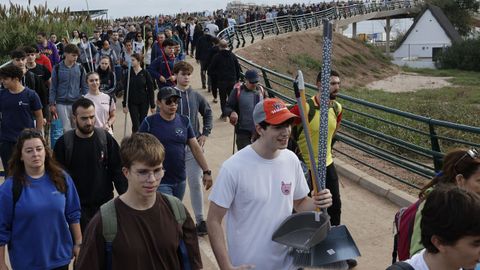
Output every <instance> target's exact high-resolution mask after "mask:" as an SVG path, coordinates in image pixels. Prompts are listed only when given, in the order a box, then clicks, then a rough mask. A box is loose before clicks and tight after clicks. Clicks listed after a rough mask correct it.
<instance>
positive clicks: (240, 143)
mask: <svg viewBox="0 0 480 270" xmlns="http://www.w3.org/2000/svg"><path fill="white" fill-rule="evenodd" d="M251 140H252V134H250V133H247V132H237V139H236V141H235V142H236V144H237V150H238V151H240V150H242V148H245V147H246V146H247V145H249V144H251V143H252V141H251Z"/></svg>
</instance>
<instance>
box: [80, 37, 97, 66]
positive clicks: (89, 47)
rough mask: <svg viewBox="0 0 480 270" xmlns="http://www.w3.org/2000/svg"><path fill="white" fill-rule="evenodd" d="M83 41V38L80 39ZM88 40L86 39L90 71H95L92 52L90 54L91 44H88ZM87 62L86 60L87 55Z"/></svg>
mask: <svg viewBox="0 0 480 270" xmlns="http://www.w3.org/2000/svg"><path fill="white" fill-rule="evenodd" d="M82 41H83V40H82ZM90 45H91V43H90V41H87V46H88V51H89V52H90V65H89V67H90V71H95V67H94V66H93V54H92V46H90ZM87 62H88V55H87Z"/></svg>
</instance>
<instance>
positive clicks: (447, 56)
mask: <svg viewBox="0 0 480 270" xmlns="http://www.w3.org/2000/svg"><path fill="white" fill-rule="evenodd" d="M479 48H480V38H476V39H468V40H464V41H461V42H458V43H454V44H452V46H451V47H449V48H447V49H446V50H445V51H444V52H443V53H442V54H441V55H440V56H439V57H438V60H437V65H438V67H439V68H442V69H462V70H472V71H480V50H479Z"/></svg>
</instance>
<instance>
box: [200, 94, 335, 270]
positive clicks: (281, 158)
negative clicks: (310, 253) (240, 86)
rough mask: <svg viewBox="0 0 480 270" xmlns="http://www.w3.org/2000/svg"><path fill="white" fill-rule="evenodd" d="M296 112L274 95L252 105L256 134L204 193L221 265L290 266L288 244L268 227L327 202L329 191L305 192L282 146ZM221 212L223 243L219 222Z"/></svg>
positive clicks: (296, 165) (277, 269)
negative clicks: (224, 224)
mask: <svg viewBox="0 0 480 270" xmlns="http://www.w3.org/2000/svg"><path fill="white" fill-rule="evenodd" d="M294 118H296V116H295V115H294V114H292V113H290V112H289V111H288V109H287V108H286V106H285V104H284V103H283V102H282V101H281V100H279V99H274V98H269V99H265V100H263V101H261V102H259V103H258V104H257V105H256V106H255V109H254V111H253V119H254V123H255V129H256V131H257V133H258V134H259V138H258V140H257V141H255V142H254V143H253V144H252V145H250V146H247V147H245V148H243V149H242V150H240V151H239V152H237V153H236V154H235V155H233V156H232V157H230V158H229V159H228V160H226V161H225V162H224V163H223V165H222V167H221V169H220V172H219V175H218V177H217V182H216V184H215V185H214V186H213V190H212V193H211V194H210V197H209V199H210V201H211V203H210V209H209V212H208V218H207V226H208V228H209V238H210V243H211V245H212V249H213V251H214V253H215V257H216V258H217V262H218V264H219V266H220V268H221V269H252V268H253V267H255V268H256V269H262V270H269V269H271V270H281V269H292V268H293V265H292V259H291V257H289V256H288V255H287V251H288V248H287V247H286V246H284V245H281V244H278V243H275V242H273V241H272V235H273V232H274V231H275V230H276V228H277V227H278V226H279V225H280V223H281V222H282V221H283V220H285V218H287V217H288V216H289V215H291V214H292V210H293V209H295V210H296V211H298V212H303V211H313V210H314V209H315V208H316V207H320V208H327V207H329V206H330V205H331V204H332V199H331V197H332V196H331V194H330V191H328V190H323V191H321V192H319V193H318V194H313V195H314V196H313V199H312V198H309V197H307V194H308V191H309V189H308V185H307V182H306V180H305V177H304V175H303V171H302V168H301V166H300V162H299V160H298V158H297V156H296V155H295V154H294V153H293V152H291V151H289V150H287V149H286V148H287V144H288V139H289V137H290V132H291V124H292V122H293V120H294ZM225 215H227V243H228V253H227V247H226V245H225V240H224V239H225V238H224V232H223V228H222V225H221V223H222V220H223V217H224V216H225Z"/></svg>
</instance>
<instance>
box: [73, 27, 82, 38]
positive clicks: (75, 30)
mask: <svg viewBox="0 0 480 270" xmlns="http://www.w3.org/2000/svg"><path fill="white" fill-rule="evenodd" d="M75 32H77V33H78V36H79V37H80V31H78V30H77V29H73V30H72V37H75V34H74V33H75Z"/></svg>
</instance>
